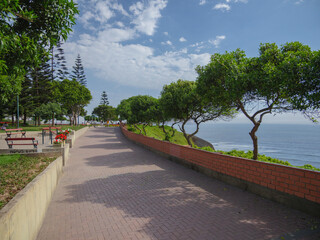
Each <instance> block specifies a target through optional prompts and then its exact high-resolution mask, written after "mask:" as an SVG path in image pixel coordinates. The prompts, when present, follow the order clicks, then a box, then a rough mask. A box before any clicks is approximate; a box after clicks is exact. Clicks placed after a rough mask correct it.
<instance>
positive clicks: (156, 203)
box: [65, 149, 310, 239]
mask: <svg viewBox="0 0 320 240" xmlns="http://www.w3.org/2000/svg"><path fill="white" fill-rule="evenodd" d="M143 151H144V152H145V153H144V154H145V155H146V156H145V157H143V158H140V157H139V158H138V157H137V156H138V155H136V156H135V154H137V153H136V152H140V149H139V150H137V151H135V150H131V151H130V152H126V153H118V154H117V153H114V154H112V155H108V156H107V157H106V156H97V157H96V159H94V158H90V159H87V160H88V161H87V164H89V165H90V166H106V167H107V168H113V169H117V170H112V171H110V172H111V173H112V176H108V177H105V178H97V179H92V180H88V181H86V182H84V183H82V184H76V185H71V186H69V187H68V196H69V197H68V198H67V199H66V200H65V201H68V202H70V203H76V202H91V203H93V204H94V205H95V204H98V205H103V206H104V207H105V208H106V209H105V211H106V212H105V214H110V215H112V216H111V219H113V221H114V222H113V221H111V222H108V224H110V225H111V227H112V226H114V225H116V224H117V222H118V221H124V222H126V223H127V224H128V225H127V224H125V225H124V226H123V227H124V228H125V227H128V226H129V225H130V227H132V226H131V224H133V225H135V224H137V222H136V221H137V219H139V221H138V222H139V224H138V225H139V227H138V228H137V229H136V231H138V232H139V233H140V234H142V235H144V236H145V235H147V236H149V237H155V238H160V239H161V238H163V239H172V238H174V236H175V237H176V238H178V239H269V238H272V237H276V236H279V235H281V234H285V233H287V232H292V231H294V230H295V229H298V228H305V227H307V223H306V220H304V219H307V218H308V219H310V217H309V216H308V215H305V214H302V213H300V212H298V211H295V210H292V209H289V208H287V207H285V206H282V205H280V204H277V203H274V202H271V201H269V200H266V199H263V198H261V197H258V196H256V195H254V194H250V193H248V192H244V191H242V190H240V189H238V188H235V187H233V186H229V185H227V184H225V183H222V182H219V181H217V180H214V179H211V178H209V177H207V176H204V175H202V174H199V173H197V172H194V171H192V170H191V169H187V168H184V167H182V166H180V165H178V164H175V163H172V162H170V161H168V160H166V159H164V158H161V157H159V156H157V157H155V158H154V156H153V157H152V156H151V155H153V153H150V152H149V153H148V151H146V150H143ZM139 156H140V154H139ZM116 159H121V161H117V160H116ZM132 159H135V160H132ZM148 159H149V160H148ZM151 159H152V160H151ZM95 160H96V161H95ZM101 162H103V163H101ZM114 209H117V213H115V212H114V211H115V210H114ZM113 214H114V215H113ZM301 216H303V217H304V219H302V218H301ZM121 219H124V220H121ZM128 237H129V236H128Z"/></svg>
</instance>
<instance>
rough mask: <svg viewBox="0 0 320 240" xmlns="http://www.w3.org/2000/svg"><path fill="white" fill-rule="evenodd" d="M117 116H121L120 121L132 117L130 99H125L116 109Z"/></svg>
mask: <svg viewBox="0 0 320 240" xmlns="http://www.w3.org/2000/svg"><path fill="white" fill-rule="evenodd" d="M116 114H117V115H118V116H119V119H120V121H124V120H128V119H129V117H130V116H131V114H132V112H131V106H130V98H129V99H124V100H122V101H121V102H120V104H119V105H118V106H117V108H116Z"/></svg>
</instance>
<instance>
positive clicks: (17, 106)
mask: <svg viewBox="0 0 320 240" xmlns="http://www.w3.org/2000/svg"><path fill="white" fill-rule="evenodd" d="M17 128H19V95H17Z"/></svg>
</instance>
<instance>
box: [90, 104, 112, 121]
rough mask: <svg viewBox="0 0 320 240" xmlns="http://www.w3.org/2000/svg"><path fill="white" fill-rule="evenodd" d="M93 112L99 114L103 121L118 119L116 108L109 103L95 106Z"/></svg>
mask: <svg viewBox="0 0 320 240" xmlns="http://www.w3.org/2000/svg"><path fill="white" fill-rule="evenodd" d="M92 114H94V115H96V116H98V117H99V118H100V119H102V121H103V122H106V121H108V120H117V115H116V109H115V108H114V107H112V106H108V105H99V106H98V107H95V108H94V109H93V111H92Z"/></svg>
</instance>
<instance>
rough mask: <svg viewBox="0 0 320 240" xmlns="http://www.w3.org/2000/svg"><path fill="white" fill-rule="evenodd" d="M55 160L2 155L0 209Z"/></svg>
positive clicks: (41, 157) (0, 163)
mask: <svg viewBox="0 0 320 240" xmlns="http://www.w3.org/2000/svg"><path fill="white" fill-rule="evenodd" d="M55 159H56V158H55V157H50V158H48V157H44V156H38V157H29V156H26V155H20V154H12V155H0V209H1V208H2V207H3V206H4V205H6V204H7V203H8V202H9V201H10V200H11V199H12V198H13V197H14V196H15V195H16V194H17V193H18V192H19V191H20V190H22V189H23V188H24V187H25V186H26V185H27V184H28V183H29V182H31V181H32V180H33V179H34V178H35V177H36V176H37V175H38V174H39V173H41V172H42V171H43V170H44V169H45V168H46V167H47V166H48V165H49V164H50V163H51V162H52V161H54V160H55Z"/></svg>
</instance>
